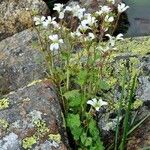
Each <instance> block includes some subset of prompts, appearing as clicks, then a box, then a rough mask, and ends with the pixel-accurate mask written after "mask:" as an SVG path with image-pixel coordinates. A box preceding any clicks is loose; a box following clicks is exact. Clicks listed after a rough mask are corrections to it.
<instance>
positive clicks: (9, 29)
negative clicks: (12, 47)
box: [0, 0, 48, 40]
mask: <svg viewBox="0 0 150 150" xmlns="http://www.w3.org/2000/svg"><path fill="white" fill-rule="evenodd" d="M33 11H34V12H35V13H36V14H37V15H38V14H39V15H41V14H43V15H44V14H46V13H47V12H48V7H47V5H46V4H45V2H44V1H42V0H1V1H0V40H2V39H4V38H6V37H8V36H11V35H13V34H14V33H18V32H20V31H23V30H24V29H27V28H30V27H31V26H32V24H33V23H32V19H31V14H32V13H33Z"/></svg>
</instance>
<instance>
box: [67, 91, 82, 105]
mask: <svg viewBox="0 0 150 150" xmlns="http://www.w3.org/2000/svg"><path fill="white" fill-rule="evenodd" d="M64 97H65V98H66V99H68V101H69V106H70V107H77V106H80V105H81V102H82V96H81V94H80V93H79V90H72V91H68V92H66V93H65V94H64Z"/></svg>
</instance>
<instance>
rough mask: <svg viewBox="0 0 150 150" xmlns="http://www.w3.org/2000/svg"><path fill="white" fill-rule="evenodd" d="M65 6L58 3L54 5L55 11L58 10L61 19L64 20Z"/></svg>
mask: <svg viewBox="0 0 150 150" xmlns="http://www.w3.org/2000/svg"><path fill="white" fill-rule="evenodd" d="M63 7H64V5H63V4H60V3H57V4H55V5H54V8H53V10H56V11H57V12H58V14H59V19H63V18H64V13H65V10H64V9H63Z"/></svg>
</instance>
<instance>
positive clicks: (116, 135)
mask: <svg viewBox="0 0 150 150" xmlns="http://www.w3.org/2000/svg"><path fill="white" fill-rule="evenodd" d="M125 81H126V68H124V76H123V79H122V92H121V98H120V103H119V109H118V112H117V125H116V134H115V148H114V150H117V149H118V147H117V146H118V135H119V118H120V116H121V106H122V100H123V97H124V91H125Z"/></svg>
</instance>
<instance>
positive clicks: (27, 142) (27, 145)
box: [22, 135, 36, 149]
mask: <svg viewBox="0 0 150 150" xmlns="http://www.w3.org/2000/svg"><path fill="white" fill-rule="evenodd" d="M34 144H36V137H35V136H34V135H33V136H31V137H26V138H24V139H23V141H22V147H23V148H24V149H31V148H32V146H33V145H34Z"/></svg>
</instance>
